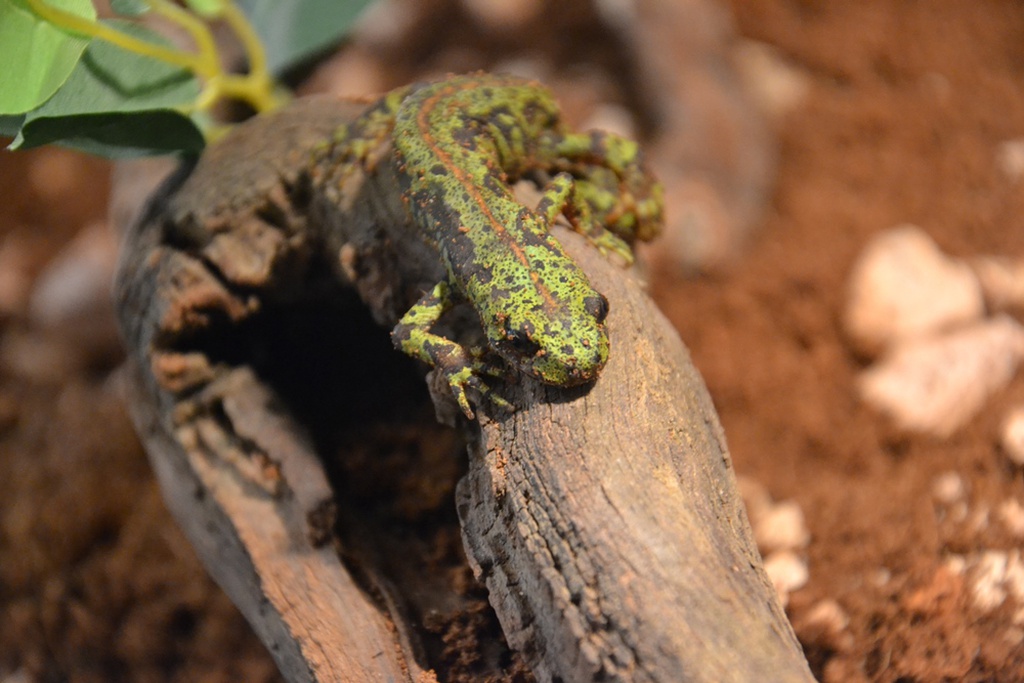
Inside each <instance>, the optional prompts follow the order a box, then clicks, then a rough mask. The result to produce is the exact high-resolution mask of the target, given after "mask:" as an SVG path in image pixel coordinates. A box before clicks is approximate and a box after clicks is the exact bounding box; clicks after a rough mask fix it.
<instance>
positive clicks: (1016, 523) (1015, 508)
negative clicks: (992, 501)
mask: <svg viewBox="0 0 1024 683" xmlns="http://www.w3.org/2000/svg"><path fill="white" fill-rule="evenodd" d="M996 515H998V517H999V520H1000V521H1001V522H1002V523H1003V526H1005V527H1006V529H1007V531H1009V532H1010V533H1011V534H1013V535H1014V536H1016V537H1017V538H1024V505H1021V504H1020V501H1019V500H1017V499H1016V498H1009V499H1007V500H1004V501H1003V502H1002V503H1000V504H999V507H998V508H996Z"/></svg>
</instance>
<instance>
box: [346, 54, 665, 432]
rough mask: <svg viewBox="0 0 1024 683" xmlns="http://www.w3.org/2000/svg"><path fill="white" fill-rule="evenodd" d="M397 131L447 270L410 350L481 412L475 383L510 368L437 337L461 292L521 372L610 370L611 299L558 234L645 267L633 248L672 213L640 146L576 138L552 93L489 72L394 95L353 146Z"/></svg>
mask: <svg viewBox="0 0 1024 683" xmlns="http://www.w3.org/2000/svg"><path fill="white" fill-rule="evenodd" d="M391 126H393V129H391V131H390V134H391V135H392V143H393V147H394V151H395V154H396V156H397V160H398V173H399V182H400V184H401V187H402V191H403V200H404V201H405V203H406V207H407V209H408V211H409V213H410V215H411V217H412V218H413V220H414V221H415V223H416V224H417V225H418V226H419V227H420V228H421V229H422V230H423V236H424V238H425V239H426V240H427V241H428V242H429V243H430V244H432V245H433V246H435V247H436V249H437V252H438V255H439V257H440V259H441V261H442V263H443V265H444V268H445V271H446V273H447V276H446V279H445V280H444V281H443V282H440V283H438V285H437V286H436V287H435V288H434V289H433V291H431V292H429V293H427V294H426V295H425V296H424V297H423V298H422V299H421V300H420V301H419V302H417V303H416V305H414V306H413V307H412V308H411V309H410V310H409V312H408V313H407V314H406V315H405V316H404V317H403V318H402V320H401V321H400V322H399V324H398V325H397V326H396V327H395V330H394V332H393V333H392V337H393V339H394V341H395V344H396V346H398V347H399V348H400V349H402V350H403V351H405V352H406V353H408V354H410V355H413V356H415V357H418V358H421V359H422V360H424V361H426V362H428V363H431V364H432V365H434V366H435V367H437V368H438V369H439V370H440V371H441V372H443V373H444V374H445V375H446V377H447V379H448V381H449V383H450V384H451V386H452V389H453V391H454V393H455V396H456V399H457V400H458V402H459V405H460V406H461V407H462V410H463V412H465V413H466V415H467V416H469V417H472V411H471V409H470V406H469V401H468V399H467V397H466V388H467V387H473V388H475V389H477V390H478V391H481V392H486V391H487V387H486V385H485V384H483V383H482V382H481V381H480V379H479V376H480V374H498V369H497V368H495V367H493V366H491V365H488V364H487V363H485V362H484V360H483V358H484V356H483V353H482V351H481V350H476V349H466V348H464V347H462V346H460V345H459V344H457V343H455V342H453V341H451V340H449V339H446V338H444V337H441V336H439V335H436V334H434V333H432V332H431V331H430V330H431V327H432V326H433V325H434V323H436V322H437V320H438V319H439V318H440V316H441V315H443V314H444V312H445V311H447V310H448V309H449V308H450V307H451V306H452V305H454V303H457V302H458V301H460V300H465V301H468V302H469V303H470V304H471V305H472V306H473V308H474V309H475V310H476V312H477V314H478V315H479V317H480V322H481V325H482V327H483V331H484V333H485V334H486V337H487V342H488V345H489V347H490V349H491V350H493V351H495V352H497V353H498V354H499V355H500V356H501V357H502V358H504V359H505V360H506V361H507V362H508V363H510V364H511V365H512V366H513V367H515V368H517V369H518V370H520V371H522V372H525V373H528V374H530V375H533V376H534V377H536V378H538V379H540V380H542V381H544V382H546V383H549V384H553V385H558V386H572V385H576V384H581V383H584V382H587V381H590V380H593V379H594V378H596V377H597V375H598V373H599V372H600V371H601V368H602V367H604V365H605V363H606V361H607V360H608V349H609V343H608V335H607V333H606V331H605V326H604V321H605V317H606V315H607V313H608V302H607V300H606V299H605V298H604V296H603V295H601V294H600V293H599V292H597V291H596V290H594V288H593V287H591V285H590V283H589V281H588V280H587V278H586V276H585V275H584V274H583V272H582V270H581V269H580V268H579V266H578V265H577V264H576V262H575V261H574V260H573V259H572V258H570V257H569V256H568V255H567V254H566V252H565V250H564V249H563V248H562V245H561V244H559V242H558V241H557V240H556V239H555V238H554V237H553V236H552V235H551V234H550V232H549V229H550V227H551V224H552V223H553V222H554V221H555V220H556V219H557V218H558V216H559V215H563V214H564V215H565V216H566V217H567V218H569V220H570V222H571V224H572V225H573V227H574V228H575V229H576V230H577V231H579V232H580V233H582V234H584V235H586V236H587V237H588V239H590V240H591V242H592V243H594V244H595V245H596V246H597V247H598V248H599V249H601V250H602V251H603V252H608V251H614V252H616V253H619V254H621V255H622V256H623V257H624V258H625V259H626V261H627V262H630V261H632V252H631V250H630V247H629V243H631V242H632V241H633V240H635V239H650V238H651V237H653V236H654V235H655V234H656V233H657V232H658V230H659V228H660V224H661V212H662V199H661V186H660V185H659V184H658V183H657V182H656V181H655V180H654V179H653V178H652V177H651V176H650V174H648V173H647V172H646V170H645V169H644V168H643V167H642V165H641V163H640V152H639V148H638V147H637V145H636V143H634V142H631V141H628V140H625V139H623V138H620V137H618V136H614V135H611V134H605V133H596V132H595V133H587V134H574V133H569V132H567V131H565V130H564V129H563V127H562V125H561V124H560V122H559V110H558V107H557V105H556V104H555V102H554V100H553V98H552V97H551V95H550V93H549V92H548V91H547V90H546V89H544V88H542V87H541V86H539V85H537V84H536V83H531V82H528V81H523V80H521V79H516V78H511V77H499V76H492V75H487V74H473V75H468V76H456V77H452V78H449V79H447V80H444V81H440V82H438V83H433V84H427V85H424V86H418V87H417V86H414V87H410V88H405V89H402V90H400V91H396V92H394V93H391V94H389V95H388V96H387V97H386V98H385V100H382V101H381V102H380V103H378V104H377V105H376V106H375V107H373V108H371V109H370V110H369V111H368V112H367V114H365V115H364V117H363V120H362V121H360V122H357V124H356V125H354V126H353V127H351V128H350V129H349V130H348V133H347V136H346V138H345V143H346V144H347V145H348V146H349V148H350V152H352V153H355V154H359V151H358V149H355V147H357V146H358V145H359V144H360V141H361V140H367V139H369V138H371V137H374V136H376V135H378V134H379V132H380V131H385V130H387V129H388V128H389V127H391ZM522 178H530V179H534V180H538V179H547V184H546V186H545V187H544V190H543V195H542V199H541V201H540V202H539V204H538V206H537V207H536V209H533V210H531V209H529V208H527V207H526V206H524V205H523V204H521V203H520V202H518V201H517V200H516V199H515V197H514V196H513V194H512V190H511V187H510V184H511V183H513V182H515V181H517V180H519V179H522ZM491 398H492V400H495V401H497V402H499V403H503V402H502V401H501V400H500V399H499V398H498V397H495V396H493V395H492V396H491Z"/></svg>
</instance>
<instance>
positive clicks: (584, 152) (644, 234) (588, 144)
mask: <svg viewBox="0 0 1024 683" xmlns="http://www.w3.org/2000/svg"><path fill="white" fill-rule="evenodd" d="M544 148H545V150H546V153H547V154H548V155H550V158H551V161H550V162H549V163H551V165H552V167H553V169H554V170H560V171H568V172H570V173H572V175H573V176H574V177H575V178H576V179H577V185H578V189H579V193H580V195H581V196H582V198H583V200H584V201H586V202H587V204H588V205H589V206H590V208H591V210H592V212H593V213H594V218H595V220H596V222H598V223H600V224H602V225H604V226H605V227H606V228H607V229H608V230H611V231H612V232H614V233H615V234H617V235H618V236H619V237H621V238H623V239H624V240H626V241H627V242H630V243H632V242H633V240H644V241H646V240H650V239H652V238H653V237H655V236H656V235H657V234H658V233H659V232H660V231H661V225H662V218H663V212H664V190H663V188H662V186H661V183H659V182H658V181H657V180H656V179H655V178H654V176H653V175H651V173H650V172H649V171H648V170H647V169H646V167H645V166H644V164H643V159H642V154H641V151H640V147H639V145H638V144H637V143H636V142H634V141H632V140H628V139H626V138H624V137H621V136H619V135H615V134H613V133H606V132H603V131H590V132H588V133H568V134H565V135H560V136H552V137H551V138H549V139H548V140H547V141H545V144H544Z"/></svg>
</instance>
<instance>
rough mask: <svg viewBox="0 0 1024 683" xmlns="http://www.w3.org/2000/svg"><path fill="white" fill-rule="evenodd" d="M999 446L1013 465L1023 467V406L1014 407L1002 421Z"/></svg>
mask: <svg viewBox="0 0 1024 683" xmlns="http://www.w3.org/2000/svg"><path fill="white" fill-rule="evenodd" d="M1000 431H1001V433H1000V439H999V441H1000V444H1001V445H1002V447H1003V450H1004V451H1005V452H1006V455H1007V457H1008V458H1010V460H1011V461H1012V462H1013V463H1014V464H1015V465H1019V466H1021V467H1024V406H1016V407H1014V408H1012V409H1011V410H1010V412H1009V413H1008V414H1007V415H1006V417H1005V418H1004V419H1003V426H1002V429H1001V430H1000Z"/></svg>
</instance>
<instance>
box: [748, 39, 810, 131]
mask: <svg viewBox="0 0 1024 683" xmlns="http://www.w3.org/2000/svg"><path fill="white" fill-rule="evenodd" d="M732 58H733V63H734V64H735V66H736V70H737V72H738V73H739V76H740V79H741V80H742V82H743V86H744V88H745V89H746V91H747V92H748V93H750V96H751V98H752V99H753V100H754V103H755V104H757V106H758V107H759V108H760V109H761V110H762V111H763V112H765V113H766V114H768V116H771V117H773V118H781V117H782V116H784V115H785V114H787V113H788V112H790V111H792V110H794V109H796V108H797V107H798V106H800V104H801V103H802V102H803V101H804V100H805V99H807V93H808V92H810V89H811V79H810V76H809V74H808V73H807V72H806V71H805V70H804V69H801V68H800V67H799V66H797V65H796V64H795V63H794V62H792V61H790V60H788V59H786V57H785V56H784V55H783V54H782V53H781V52H779V51H778V49H776V48H775V47H773V46H771V45H768V44H767V43H761V42H758V41H755V40H741V41H739V44H738V45H737V46H736V47H735V48H734V49H733V53H732Z"/></svg>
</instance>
